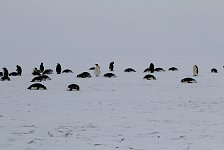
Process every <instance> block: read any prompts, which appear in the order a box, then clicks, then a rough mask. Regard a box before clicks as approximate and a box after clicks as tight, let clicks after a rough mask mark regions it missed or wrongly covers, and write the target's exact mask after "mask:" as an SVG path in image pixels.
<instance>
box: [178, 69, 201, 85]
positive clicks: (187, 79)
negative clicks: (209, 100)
mask: <svg viewBox="0 0 224 150" xmlns="http://www.w3.org/2000/svg"><path fill="white" fill-rule="evenodd" d="M193 76H198V66H197V65H193ZM181 83H197V81H196V80H195V79H193V78H190V77H187V78H183V79H182V80H181Z"/></svg>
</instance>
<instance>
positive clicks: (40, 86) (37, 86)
mask: <svg viewBox="0 0 224 150" xmlns="http://www.w3.org/2000/svg"><path fill="white" fill-rule="evenodd" d="M27 89H29V90H47V88H46V86H44V85H43V84H40V83H34V84H32V85H30V86H29V87H28V88H27Z"/></svg>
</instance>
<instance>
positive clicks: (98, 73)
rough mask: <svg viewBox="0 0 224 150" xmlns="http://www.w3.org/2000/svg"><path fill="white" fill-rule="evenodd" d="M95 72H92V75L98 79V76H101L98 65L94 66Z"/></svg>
mask: <svg viewBox="0 0 224 150" xmlns="http://www.w3.org/2000/svg"><path fill="white" fill-rule="evenodd" d="M95 65H96V66H95V70H94V74H95V75H96V77H99V76H100V74H101V71H100V66H99V65H98V64H95Z"/></svg>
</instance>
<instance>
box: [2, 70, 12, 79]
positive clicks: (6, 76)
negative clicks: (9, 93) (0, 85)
mask: <svg viewBox="0 0 224 150" xmlns="http://www.w3.org/2000/svg"><path fill="white" fill-rule="evenodd" d="M2 69H3V76H2V77H1V81H10V78H9V72H8V69H7V68H5V67H4V68H2Z"/></svg>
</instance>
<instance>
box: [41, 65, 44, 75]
mask: <svg viewBox="0 0 224 150" xmlns="http://www.w3.org/2000/svg"><path fill="white" fill-rule="evenodd" d="M40 72H41V73H42V72H44V63H41V64H40Z"/></svg>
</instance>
